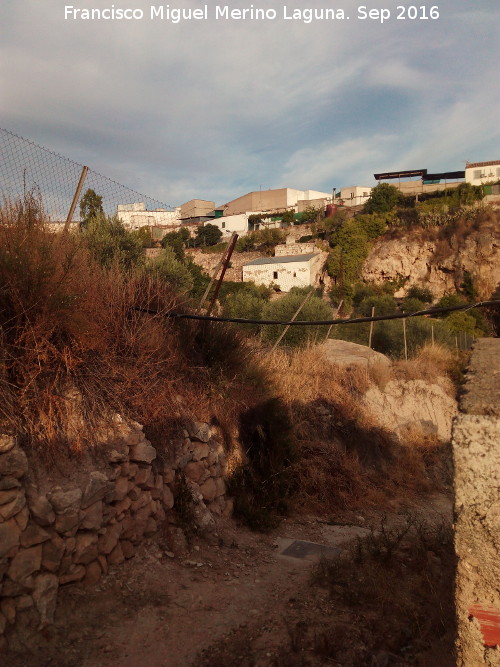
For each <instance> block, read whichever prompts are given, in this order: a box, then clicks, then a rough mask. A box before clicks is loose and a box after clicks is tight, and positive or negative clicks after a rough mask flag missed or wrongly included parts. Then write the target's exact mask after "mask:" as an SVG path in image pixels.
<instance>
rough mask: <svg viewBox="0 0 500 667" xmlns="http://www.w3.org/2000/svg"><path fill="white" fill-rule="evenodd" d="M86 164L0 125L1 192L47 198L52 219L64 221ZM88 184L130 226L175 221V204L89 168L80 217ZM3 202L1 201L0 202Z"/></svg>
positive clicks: (7, 197)
mask: <svg viewBox="0 0 500 667" xmlns="http://www.w3.org/2000/svg"><path fill="white" fill-rule="evenodd" d="M82 168H83V165H81V164H78V162H74V161H73V160H70V159H69V158H66V157H63V156H62V155H58V154H57V153H54V152H53V151H51V150H48V149H47V148H44V147H43V146H39V145H38V144H36V143H34V142H33V141H30V140H28V139H24V138H23V137H20V136H18V135H17V134H14V133H13V132H10V131H9V130H5V129H2V128H0V197H1V200H2V201H16V200H19V199H22V198H23V197H24V196H25V195H26V194H27V193H32V194H34V195H35V196H36V197H37V198H38V197H40V198H41V200H42V204H43V208H44V212H45V214H46V215H47V217H48V218H49V219H50V221H51V222H64V221H66V218H67V216H68V212H69V210H70V206H71V202H72V201H73V197H74V195H75V191H76V188H77V185H78V181H79V179H80V175H81V173H82ZM87 189H92V190H94V192H95V193H96V194H97V195H99V196H100V197H102V207H103V210H104V212H105V213H106V214H107V215H111V216H112V215H115V214H116V213H118V215H119V217H120V218H121V219H122V221H123V222H124V223H126V224H128V225H130V226H131V227H142V226H144V225H149V226H160V227H162V226H165V227H170V226H172V225H174V224H175V220H176V218H177V216H176V213H175V211H173V210H172V208H171V207H170V206H169V205H168V204H165V203H164V202H160V201H158V200H157V199H153V198H152V197H148V196H147V195H144V194H141V193H140V192H136V191H135V190H132V189H131V188H128V187H126V186H125V185H121V184H120V183H117V182H116V181H113V180H112V179H111V178H108V177H107V176H103V175H102V174H99V173H97V172H96V171H93V170H92V169H90V168H89V170H88V172H87V175H86V178H85V182H84V183H83V187H82V190H81V193H80V196H79V199H78V203H77V206H76V209H75V213H74V215H73V221H79V220H80V207H79V200H80V199H81V197H82V196H83V195H84V194H85V192H86V191H87ZM0 203H1V202H0Z"/></svg>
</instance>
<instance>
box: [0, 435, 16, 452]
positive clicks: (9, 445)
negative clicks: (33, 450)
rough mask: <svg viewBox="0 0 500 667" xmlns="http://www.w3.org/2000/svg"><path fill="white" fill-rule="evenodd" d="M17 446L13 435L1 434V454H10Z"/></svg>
mask: <svg viewBox="0 0 500 667" xmlns="http://www.w3.org/2000/svg"><path fill="white" fill-rule="evenodd" d="M15 444H16V439H15V438H14V437H13V436H12V435H6V434H5V433H2V434H0V454H5V453H6V452H10V450H11V449H13V448H14V446H15Z"/></svg>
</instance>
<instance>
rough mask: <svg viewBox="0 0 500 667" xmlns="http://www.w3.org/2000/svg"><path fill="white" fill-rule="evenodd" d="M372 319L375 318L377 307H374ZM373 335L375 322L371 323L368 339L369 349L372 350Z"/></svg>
mask: <svg viewBox="0 0 500 667" xmlns="http://www.w3.org/2000/svg"><path fill="white" fill-rule="evenodd" d="M372 317H375V306H373V307H372ZM372 334H373V320H372V321H371V322H370V337H369V339H368V347H369V348H370V349H371V346H372Z"/></svg>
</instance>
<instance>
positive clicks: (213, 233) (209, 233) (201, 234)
mask: <svg viewBox="0 0 500 667" xmlns="http://www.w3.org/2000/svg"><path fill="white" fill-rule="evenodd" d="M221 238H222V232H221V230H220V229H219V228H218V227H217V225H212V224H211V223H210V222H207V223H205V224H204V225H203V227H198V228H197V229H196V237H195V239H194V245H195V246H196V247H197V248H199V247H203V246H211V245H216V244H217V243H219V241H220V240H221Z"/></svg>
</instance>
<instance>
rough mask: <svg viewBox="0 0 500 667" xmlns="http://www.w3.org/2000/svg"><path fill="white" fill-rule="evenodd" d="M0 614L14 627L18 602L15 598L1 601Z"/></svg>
mask: <svg viewBox="0 0 500 667" xmlns="http://www.w3.org/2000/svg"><path fill="white" fill-rule="evenodd" d="M0 612H1V613H2V614H3V615H4V616H5V619H6V621H7V623H9V624H10V625H12V623H14V621H15V620H16V601H15V599H14V598H3V599H2V600H0Z"/></svg>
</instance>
